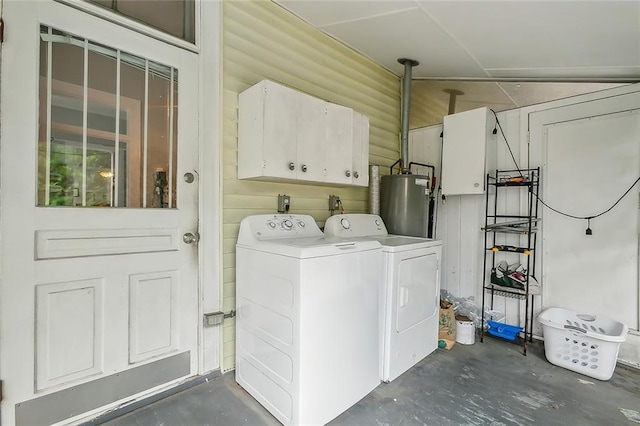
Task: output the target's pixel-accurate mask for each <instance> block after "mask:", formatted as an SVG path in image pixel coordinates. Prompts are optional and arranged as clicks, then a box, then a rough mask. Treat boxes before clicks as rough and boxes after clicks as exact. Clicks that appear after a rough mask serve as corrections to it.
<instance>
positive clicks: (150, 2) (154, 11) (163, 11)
mask: <svg viewBox="0 0 640 426" xmlns="http://www.w3.org/2000/svg"><path fill="white" fill-rule="evenodd" d="M88 1H89V2H90V3H94V4H97V5H99V6H102V7H105V8H107V9H111V10H113V11H114V12H116V13H118V14H120V15H124V16H127V17H129V18H133V19H135V20H136V21H139V22H142V23H145V24H147V25H150V26H152V27H155V28H157V29H159V30H161V31H164V32H165V33H167V34H171V35H173V36H176V37H179V38H181V39H183V40H186V41H188V42H190V43H194V42H195V16H196V10H195V1H194V0H161V1H158V0H146V1H140V0H88Z"/></svg>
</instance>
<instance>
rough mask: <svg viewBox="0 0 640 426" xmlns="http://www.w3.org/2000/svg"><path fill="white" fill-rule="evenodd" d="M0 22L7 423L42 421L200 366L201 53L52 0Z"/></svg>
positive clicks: (94, 407)
mask: <svg viewBox="0 0 640 426" xmlns="http://www.w3.org/2000/svg"><path fill="white" fill-rule="evenodd" d="M3 19H4V22H5V23H6V30H5V39H4V43H3V47H2V74H1V75H2V89H1V95H2V99H1V111H2V115H1V120H2V122H1V144H2V146H1V182H2V192H1V199H0V205H1V207H0V208H1V210H0V212H1V222H2V223H1V234H0V235H1V250H2V263H1V266H0V274H1V284H0V285H1V287H0V294H1V299H0V303H1V305H0V336H1V340H0V341H1V344H0V375H1V378H2V388H3V399H2V403H1V404H2V405H1V409H2V419H1V421H2V424H6V425H10V424H13V423H14V422H15V423H16V424H28V425H37V424H51V423H56V422H60V421H65V420H66V419H69V418H73V417H74V416H77V415H82V414H83V413H88V412H92V411H93V412H99V411H100V410H101V409H104V407H107V406H109V405H111V406H113V405H114V404H113V403H114V402H115V401H123V400H127V399H131V398H134V397H135V396H136V395H138V396H140V395H143V394H145V393H148V392H150V389H153V388H156V389H158V388H161V387H162V386H166V385H167V383H170V382H175V381H177V380H179V379H182V378H184V377H187V376H190V375H193V374H195V373H196V368H197V365H198V359H197V357H198V355H197V354H198V351H197V348H198V327H199V318H200V315H199V302H198V300H199V297H198V263H197V247H196V244H195V243H192V244H189V243H186V242H183V235H184V234H187V233H192V234H193V235H194V236H195V238H193V239H192V240H194V239H197V227H198V218H197V208H198V198H197V194H198V189H197V184H198V183H197V172H196V168H197V143H198V142H197V141H198V134H197V122H198V121H197V120H198V108H197V99H198V87H197V81H198V78H197V56H196V55H195V54H193V53H188V52H186V51H184V50H181V49H178V48H175V47H170V46H168V45H166V44H164V43H162V42H159V41H156V40H153V39H150V38H148V37H145V36H142V35H140V34H138V33H135V32H132V31H129V30H127V29H125V28H122V27H119V26H116V25H114V24H111V23H108V22H106V21H103V20H101V19H98V18H96V17H92V16H89V15H87V14H85V13H82V12H80V11H78V10H75V9H73V8H70V7H68V6H65V5H61V4H57V3H54V2H50V1H46V2H45V1H33V2H19V1H5V2H4V10H3ZM186 240H187V241H189V238H186ZM101 407H102V408H101Z"/></svg>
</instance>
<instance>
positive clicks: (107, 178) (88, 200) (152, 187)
mask: <svg viewBox="0 0 640 426" xmlns="http://www.w3.org/2000/svg"><path fill="white" fill-rule="evenodd" d="M40 40H41V41H40V91H39V93H40V99H39V100H40V104H39V105H40V108H39V110H40V111H39V133H38V134H39V137H38V194H37V205H38V206H75V207H147V208H175V207H176V168H177V131H178V117H177V115H178V114H177V107H178V71H177V70H176V69H175V68H173V67H171V66H166V65H163V64H160V63H157V62H153V61H150V60H148V59H146V58H142V57H139V56H134V55H131V54H128V53H126V52H123V51H120V50H116V49H112V48H110V47H107V46H104V45H101V44H98V43H94V42H92V41H90V40H87V39H84V38H80V37H76V36H74V35H71V34H67V33H64V32H61V31H57V30H55V29H53V28H50V27H45V26H42V27H41V29H40Z"/></svg>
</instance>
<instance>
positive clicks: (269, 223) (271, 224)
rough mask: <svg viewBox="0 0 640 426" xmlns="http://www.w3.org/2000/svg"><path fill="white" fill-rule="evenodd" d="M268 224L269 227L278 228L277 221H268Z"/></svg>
mask: <svg viewBox="0 0 640 426" xmlns="http://www.w3.org/2000/svg"><path fill="white" fill-rule="evenodd" d="M267 226H268V227H269V229H276V223H275V222H267Z"/></svg>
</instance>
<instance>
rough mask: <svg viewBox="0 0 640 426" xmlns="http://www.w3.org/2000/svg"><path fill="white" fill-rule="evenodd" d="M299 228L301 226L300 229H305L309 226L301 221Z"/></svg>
mask: <svg viewBox="0 0 640 426" xmlns="http://www.w3.org/2000/svg"><path fill="white" fill-rule="evenodd" d="M298 226H299V227H300V228H304V227H305V226H307V224H306V223H304V222H303V221H301V220H299V221H298Z"/></svg>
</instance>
